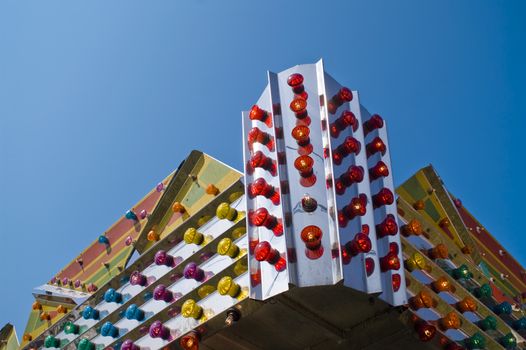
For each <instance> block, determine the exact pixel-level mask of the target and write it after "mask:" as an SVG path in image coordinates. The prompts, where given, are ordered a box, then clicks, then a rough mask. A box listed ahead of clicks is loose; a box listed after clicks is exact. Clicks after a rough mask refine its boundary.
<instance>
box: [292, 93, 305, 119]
mask: <svg viewBox="0 0 526 350" xmlns="http://www.w3.org/2000/svg"><path fill="white" fill-rule="evenodd" d="M289 107H290V109H291V111H293V112H294V114H295V115H296V118H298V119H303V118H305V117H306V116H307V101H305V100H304V99H302V98H295V99H294V100H292V102H291V103H290V106H289Z"/></svg>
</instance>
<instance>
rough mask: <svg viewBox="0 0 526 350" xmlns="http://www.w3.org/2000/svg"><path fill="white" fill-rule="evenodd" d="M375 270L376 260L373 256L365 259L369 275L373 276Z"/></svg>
mask: <svg viewBox="0 0 526 350" xmlns="http://www.w3.org/2000/svg"><path fill="white" fill-rule="evenodd" d="M373 272H374V260H373V258H366V259H365V273H366V274H367V277H369V276H371V275H372V274H373Z"/></svg>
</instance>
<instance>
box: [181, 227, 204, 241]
mask: <svg viewBox="0 0 526 350" xmlns="http://www.w3.org/2000/svg"><path fill="white" fill-rule="evenodd" d="M183 239H184V241H185V243H186V244H197V245H199V244H201V243H203V239H204V236H203V234H202V233H201V232H197V230H196V229H195V228H193V227H190V228H188V229H187V230H186V231H185V233H184V236H183Z"/></svg>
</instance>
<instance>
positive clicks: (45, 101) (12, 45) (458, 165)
mask: <svg viewBox="0 0 526 350" xmlns="http://www.w3.org/2000/svg"><path fill="white" fill-rule="evenodd" d="M525 17H526V2H524V1H503V0H501V1H498V0H497V1H483V0H480V1H458V0H441V1H421V0H414V1H409V0H399V1H374V0H367V1H360V2H358V1H349V0H342V1H282V0H275V1H246V0H232V1H230V0H228V1H212V0H191V1H181V0H171V1H163V0H156V1H107V0H100V1H99V0H97V1H96V0H91V1H53V0H49V1H23V0H4V1H2V2H1V3H0V151H1V152H2V158H1V167H0V218H1V220H2V226H1V228H0V239H1V244H0V247H1V249H2V252H1V254H0V277H1V281H0V324H3V323H5V322H8V321H11V322H14V324H15V326H16V327H17V329H18V332H19V335H21V334H22V332H23V329H24V327H25V323H26V320H27V315H28V312H29V309H30V307H31V302H32V296H31V291H32V288H33V287H34V286H37V285H39V284H40V283H43V282H45V281H47V280H49V279H50V278H51V277H52V276H53V275H54V274H55V273H56V272H57V271H58V270H59V269H60V268H61V267H62V266H64V265H65V264H66V263H68V262H69V261H70V260H71V259H72V258H74V257H75V256H76V255H77V254H78V253H79V252H80V251H81V250H82V249H83V248H84V247H86V246H87V245H88V244H89V243H90V242H91V241H93V240H94V239H95V238H96V237H97V236H98V235H99V234H100V233H101V232H103V231H104V230H105V229H106V228H107V227H108V226H110V225H111V224H112V223H113V222H114V221H115V220H116V219H117V218H118V217H119V216H120V215H122V214H123V213H124V212H125V211H126V210H127V209H128V208H129V207H130V206H131V205H133V204H134V203H135V202H136V201H137V200H139V199H140V198H141V197H142V196H143V195H144V194H145V193H146V192H148V191H149V190H150V189H151V188H153V187H154V186H155V184H156V183H157V182H158V181H159V180H160V179H162V178H163V177H165V176H166V175H167V174H168V173H170V172H171V171H172V170H174V168H175V167H176V166H177V165H178V164H179V162H180V161H181V160H182V159H183V158H184V157H185V156H186V155H187V154H188V153H189V152H190V150H192V149H200V150H202V151H205V152H207V153H209V154H211V155H212V156H215V157H216V158H219V159H220V160H222V161H224V162H226V163H228V164H231V165H233V166H235V167H236V168H238V169H240V168H241V163H242V151H241V123H240V111H241V110H242V109H247V108H249V107H250V106H251V105H252V104H253V103H254V102H255V101H256V99H257V98H258V96H259V95H260V93H261V91H262V89H263V88H264V86H265V84H266V70H267V69H270V70H273V71H280V70H283V69H285V68H288V67H289V66H293V65H296V64H300V63H312V62H315V61H316V60H318V59H319V58H320V57H323V58H324V60H325V66H326V69H327V70H328V71H329V72H330V73H331V74H332V75H333V76H334V77H335V78H336V79H338V80H339V81H341V82H342V83H345V84H347V85H348V86H349V87H351V88H353V89H358V90H359V91H360V93H361V95H360V97H361V101H362V102H363V103H364V104H365V105H366V107H367V108H368V109H369V110H370V111H372V112H377V113H380V114H381V115H382V116H384V117H385V118H386V119H387V120H388V122H389V125H390V144H391V147H392V155H393V165H394V171H395V173H394V175H395V180H396V182H397V183H401V182H402V181H403V180H405V179H406V178H407V177H409V176H410V175H411V174H413V173H414V172H415V171H416V170H418V169H419V168H421V167H423V166H425V165H427V164H429V163H432V164H433V165H435V167H436V168H437V170H438V172H439V173H440V174H441V176H442V178H443V180H444V181H445V183H446V185H447V186H448V188H450V190H451V191H453V193H455V194H456V195H457V196H459V197H460V198H461V199H462V200H463V202H464V204H465V205H466V206H467V207H468V208H469V209H470V210H471V211H472V212H473V213H474V214H475V215H476V216H477V217H478V218H479V219H480V220H481V221H482V222H483V223H484V224H485V225H486V226H487V228H488V229H489V230H490V232H492V233H493V234H494V235H495V236H497V237H498V238H499V239H501V240H502V242H503V244H504V245H505V246H506V247H507V248H508V249H509V250H510V251H511V253H512V254H513V255H515V256H516V257H518V259H519V260H520V261H521V262H522V263H523V264H526V259H525V258H524V257H525V255H524V250H525V248H526V238H525V236H524V232H523V227H524V223H523V220H524V208H525V205H524V199H525V198H526V190H525V187H524V185H522V183H523V179H524V170H525V167H524V160H525V146H524V136H523V132H524V130H525V118H524V115H525V111H526V107H525V101H526V93H525V91H526V89H525V88H524V85H525V83H526V68H525V67H526V65H525V62H526V45H525V43H526V42H525V40H526V39H525V37H526V21H524V18H525ZM79 223H80V225H79Z"/></svg>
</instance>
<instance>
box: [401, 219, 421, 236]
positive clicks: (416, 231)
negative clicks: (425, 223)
mask: <svg viewBox="0 0 526 350" xmlns="http://www.w3.org/2000/svg"><path fill="white" fill-rule="evenodd" d="M402 234H403V235H404V236H406V237H407V236H410V235H415V236H420V235H421V234H422V224H421V223H420V221H418V220H417V219H412V220H411V221H409V222H408V223H407V224H405V225H403V226H402Z"/></svg>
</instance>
